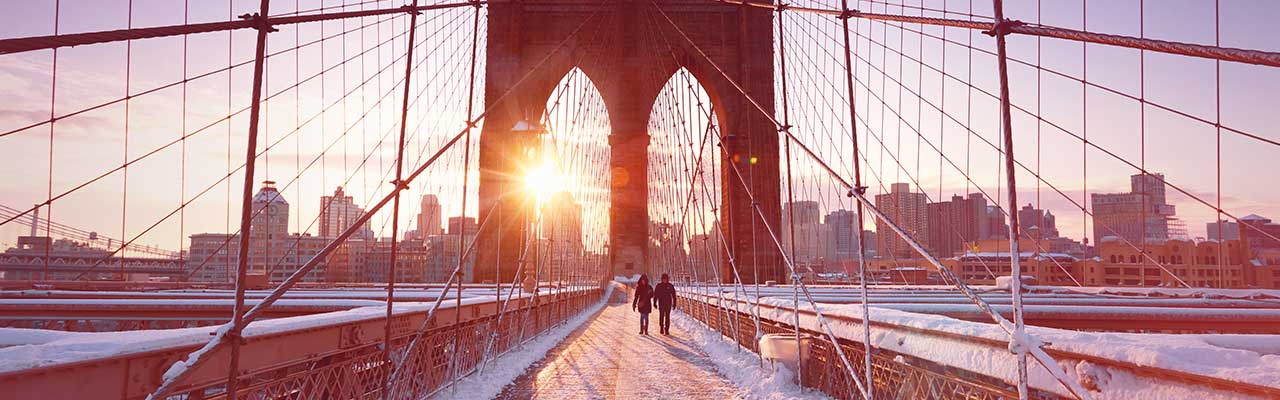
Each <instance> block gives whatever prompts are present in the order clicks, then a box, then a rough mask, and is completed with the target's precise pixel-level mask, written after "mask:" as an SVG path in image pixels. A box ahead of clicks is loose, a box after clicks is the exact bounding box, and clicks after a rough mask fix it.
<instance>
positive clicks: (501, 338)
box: [0, 287, 602, 400]
mask: <svg viewBox="0 0 1280 400" xmlns="http://www.w3.org/2000/svg"><path fill="white" fill-rule="evenodd" d="M559 293H562V294H560V295H551V294H544V295H540V296H538V297H537V301H536V303H534V297H533V296H532V295H530V294H527V293H526V294H522V295H518V296H515V298H514V299H513V300H512V304H511V305H509V306H508V308H507V310H506V313H507V317H506V318H503V319H502V321H501V324H500V325H501V326H494V325H493V323H494V322H496V321H497V310H498V304H497V303H496V302H495V301H494V299H493V298H492V297H487V296H485V297H472V298H464V299H463V300H462V301H461V307H455V306H454V304H453V303H454V302H452V301H449V302H446V304H443V305H441V307H440V308H439V310H437V312H436V313H435V315H434V316H433V318H432V321H431V322H429V323H428V324H427V326H428V327H429V328H428V330H427V331H426V333H425V335H424V336H425V339H427V340H424V342H423V343H425V345H423V346H420V347H417V348H416V349H415V351H414V352H413V354H404V352H403V350H404V348H405V346H406V344H407V343H408V338H409V336H410V335H412V334H413V333H414V329H415V328H416V327H418V326H420V325H421V324H422V323H423V322H424V318H425V316H426V311H427V310H428V309H429V308H430V307H431V304H430V303H410V302H403V303H401V302H398V303H395V304H394V309H393V314H392V320H391V324H392V326H393V330H392V340H391V341H390V343H392V346H393V347H392V353H393V354H394V355H396V357H397V359H401V360H407V362H405V364H406V367H405V369H404V371H402V378H400V379H401V380H402V382H400V383H399V384H397V385H396V387H397V389H398V390H399V393H400V394H402V395H404V396H407V397H411V398H420V397H425V396H426V395H428V394H430V393H432V392H434V391H436V390H439V389H440V388H442V387H446V385H448V384H450V383H451V382H453V380H454V378H456V377H457V376H455V375H454V373H453V371H458V374H457V375H458V376H465V375H467V374H470V373H472V371H474V369H475V367H476V366H477V365H478V364H479V361H480V358H481V354H482V353H483V347H484V346H485V342H486V340H487V339H489V338H490V337H491V335H496V338H497V340H495V341H494V344H493V347H494V349H496V351H494V353H495V354H500V353H502V352H504V351H506V350H507V349H509V348H511V347H513V346H516V345H518V344H519V342H518V339H517V338H518V337H519V335H516V334H514V333H515V332H520V331H523V332H524V337H525V338H531V337H534V336H536V335H537V334H539V333H541V332H543V331H545V330H546V329H548V328H550V327H552V326H554V325H556V324H558V323H559V322H560V320H561V319H562V318H565V317H571V316H573V315H575V314H577V313H578V312H579V311H581V310H583V309H586V308H587V307H588V306H590V305H592V304H595V303H596V302H598V301H599V300H600V296H601V293H602V292H601V290H600V289H599V288H595V287H582V288H576V289H570V290H565V291H563V292H559ZM566 310H568V312H566ZM385 317H386V314H385V308H383V307H381V306H373V307H362V308H355V309H351V310H347V311H339V312H332V313H324V314H316V315H308V316H302V317H293V318H280V319H272V320H262V321H258V322H255V323H253V324H251V325H249V326H248V327H247V328H246V329H245V331H244V336H243V341H244V342H243V344H242V346H243V347H242V354H241V360H240V367H241V374H240V376H241V378H242V385H241V387H240V395H241V396H242V397H247V398H276V397H281V396H299V397H301V398H322V397H329V398H363V397H379V393H380V391H381V390H383V388H384V385H383V381H384V380H385V379H386V377H387V376H388V373H389V372H390V368H389V366H390V365H389V363H388V362H387V360H386V358H385V357H384V353H383V349H382V347H381V346H382V343H384V338H383V332H385V331H384V324H385V323H386V320H385V319H384V318H385ZM455 321H457V322H456V323H455ZM216 328H217V327H201V328H187V329H172V330H159V331H133V332H109V333H70V332H56V331H45V330H33V329H3V328H0V398H6V399H8V398H12V399H22V398H107V397H109V398H120V399H130V400H132V399H142V398H145V397H146V396H147V395H148V394H150V393H151V392H152V391H153V390H154V389H155V388H156V387H157V386H158V385H159V384H160V381H161V375H162V374H164V373H165V371H166V370H168V369H169V367H170V365H172V364H173V363H174V362H175V361H178V360H181V359H184V358H186V356H187V354H189V353H190V352H191V351H193V350H194V349H196V348H199V347H200V346H201V345H203V344H204V343H205V342H207V341H208V338H209V337H210V335H211V334H212V333H213V331H214V329H216ZM397 352H398V353H397ZM226 356H227V355H226V354H225V353H222V354H217V355H214V356H213V357H214V359H215V362H212V363H209V364H205V365H203V366H201V367H198V368H196V369H195V370H193V371H189V373H188V374H187V375H186V376H185V377H184V378H183V379H182V380H181V381H180V382H179V383H178V384H177V385H175V386H174V389H175V390H174V391H173V392H171V393H170V397H175V396H176V397H180V398H187V399H200V398H206V397H217V396H219V393H221V391H222V390H223V389H222V388H223V386H224V385H225V384H226V376H227V370H226V368H225V366H226V365H227V364H226V363H225V360H222V361H216V360H218V359H220V358H225V357H226ZM454 364H457V368H452V367H451V366H452V365H454ZM104 393H110V395H106V396H104Z"/></svg>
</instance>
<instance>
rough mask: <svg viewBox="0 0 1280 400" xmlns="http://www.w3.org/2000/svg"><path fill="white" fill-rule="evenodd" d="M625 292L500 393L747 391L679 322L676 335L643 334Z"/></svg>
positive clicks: (584, 395) (655, 395) (714, 394)
mask: <svg viewBox="0 0 1280 400" xmlns="http://www.w3.org/2000/svg"><path fill="white" fill-rule="evenodd" d="M625 296H626V292H621V291H619V292H617V293H614V297H613V298H612V299H611V301H610V304H609V305H608V306H606V307H605V308H604V309H603V310H602V311H601V312H600V314H599V315H597V316H596V317H595V319H593V320H591V321H590V322H589V323H587V324H586V325H584V326H583V327H581V328H579V329H578V330H577V331H575V332H574V333H573V335H571V336H569V337H568V338H566V339H565V340H564V341H563V342H561V343H560V344H559V345H557V346H556V347H555V348H554V349H552V350H551V351H550V352H548V353H547V356H546V358H544V359H543V360H541V361H539V362H537V363H535V364H534V365H532V366H530V367H529V369H528V370H527V371H526V372H525V374H524V375H522V376H520V377H519V378H516V379H515V381H513V382H512V383H511V384H510V385H507V387H506V388H504V389H503V391H502V394H501V395H500V396H498V398H500V399H606V398H607V399H679V398H686V399H724V398H745V397H748V395H747V394H746V393H744V392H743V391H742V390H741V389H739V388H737V387H735V386H734V384H733V383H732V382H730V381H728V380H727V379H725V377H724V376H721V375H720V374H718V373H717V372H716V369H715V365H714V364H713V363H712V361H711V360H710V358H708V357H707V355H706V354H704V353H702V351H700V350H698V348H697V347H696V345H695V344H694V343H693V342H692V341H691V340H690V339H689V338H690V332H687V331H685V330H683V329H681V328H680V327H679V326H677V325H676V324H672V326H671V333H672V335H671V336H664V335H661V334H657V332H658V315H657V313H656V312H655V313H653V314H652V315H651V318H652V320H651V321H650V326H649V331H650V332H651V333H653V334H652V335H651V336H642V335H639V334H638V332H639V325H638V319H639V314H636V313H635V312H632V311H631V305H630V303H628V302H627V299H626V297H625Z"/></svg>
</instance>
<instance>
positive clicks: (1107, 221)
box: [1091, 173, 1174, 245]
mask: <svg viewBox="0 0 1280 400" xmlns="http://www.w3.org/2000/svg"><path fill="white" fill-rule="evenodd" d="M1129 186H1130V191H1129V192H1128V193H1094V194H1093V195H1091V203H1092V206H1093V241H1094V243H1097V244H1101V243H1102V239H1103V238H1107V237H1116V238H1121V239H1124V240H1126V241H1128V242H1129V243H1132V244H1134V245H1139V244H1141V243H1143V241H1144V240H1143V239H1146V240H1148V241H1152V242H1164V241H1166V240H1169V220H1170V219H1171V218H1172V217H1173V215H1174V208H1173V205H1172V204H1168V203H1166V202H1165V196H1164V194H1165V187H1164V174H1158V173H1157V174H1137V175H1133V176H1130V177H1129ZM1144 235H1145V238H1144Z"/></svg>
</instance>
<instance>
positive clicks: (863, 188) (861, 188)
mask: <svg viewBox="0 0 1280 400" xmlns="http://www.w3.org/2000/svg"><path fill="white" fill-rule="evenodd" d="M854 193H857V194H858V195H859V196H866V195H867V187H866V186H855V187H854V188H853V189H849V197H853V194H854Z"/></svg>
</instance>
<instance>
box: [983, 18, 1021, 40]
mask: <svg viewBox="0 0 1280 400" xmlns="http://www.w3.org/2000/svg"><path fill="white" fill-rule="evenodd" d="M1023 25H1026V23H1025V22H1022V21H1019V20H1016V19H1006V20H1004V21H1001V22H999V23H996V24H995V25H992V26H991V30H988V31H982V34H984V35H987V36H991V37H995V36H996V35H1000V36H1005V35H1008V34H1009V33H1010V32H1013V28H1015V27H1019V26H1023Z"/></svg>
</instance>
